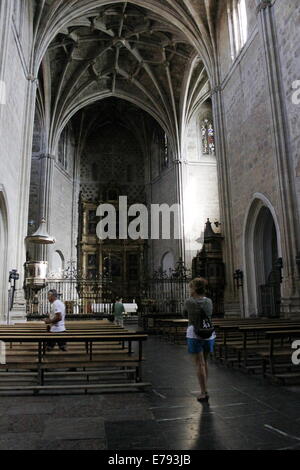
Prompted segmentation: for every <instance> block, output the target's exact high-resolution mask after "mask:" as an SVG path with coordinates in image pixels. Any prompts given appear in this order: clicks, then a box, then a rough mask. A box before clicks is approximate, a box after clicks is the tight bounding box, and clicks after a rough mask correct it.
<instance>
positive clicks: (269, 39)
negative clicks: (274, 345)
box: [256, 0, 300, 317]
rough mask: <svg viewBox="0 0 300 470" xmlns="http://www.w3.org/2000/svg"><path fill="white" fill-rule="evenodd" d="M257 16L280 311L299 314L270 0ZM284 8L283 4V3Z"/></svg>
mask: <svg viewBox="0 0 300 470" xmlns="http://www.w3.org/2000/svg"><path fill="white" fill-rule="evenodd" d="M256 4H257V19H258V28H259V33H260V37H261V41H262V44H263V47H264V63H265V74H266V89H267V90H268V94H269V99H270V104H271V110H272V114H271V119H272V131H273V142H274V152H275V156H276V165H277V175H278V181H279V192H280V199H279V214H278V215H279V223H280V230H281V239H282V254H283V285H282V315H283V316H284V317H288V316H290V317H292V316H296V315H298V316H299V315H300V282H299V281H300V278H299V272H298V270H297V265H296V256H297V253H299V251H300V236H299V220H298V216H297V211H296V210H294V207H295V204H296V200H297V199H296V198H297V194H296V188H295V179H294V173H293V162H292V158H291V155H290V148H289V141H290V138H289V133H288V129H287V127H286V125H285V122H286V119H287V117H286V107H285V104H284V99H285V94H284V88H283V84H282V81H281V73H280V60H279V55H278V45H277V40H276V32H275V24H274V17H273V9H272V1H271V0H263V1H262V0H256ZM283 8H284V7H283Z"/></svg>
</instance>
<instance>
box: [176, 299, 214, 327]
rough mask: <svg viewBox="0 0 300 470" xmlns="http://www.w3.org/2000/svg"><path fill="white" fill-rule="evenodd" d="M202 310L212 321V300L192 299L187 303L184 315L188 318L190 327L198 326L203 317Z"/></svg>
mask: <svg viewBox="0 0 300 470" xmlns="http://www.w3.org/2000/svg"><path fill="white" fill-rule="evenodd" d="M202 310H204V312H205V313H206V315H207V316H208V318H210V319H211V317H212V312H213V304H212V301H211V299H208V298H207V297H203V298H202V299H197V298H195V297H190V298H189V299H187V300H186V301H185V304H184V310H183V313H184V314H185V315H186V316H187V317H188V319H189V324H190V325H194V326H197V325H198V322H199V319H200V318H201V316H202V315H201V312H202Z"/></svg>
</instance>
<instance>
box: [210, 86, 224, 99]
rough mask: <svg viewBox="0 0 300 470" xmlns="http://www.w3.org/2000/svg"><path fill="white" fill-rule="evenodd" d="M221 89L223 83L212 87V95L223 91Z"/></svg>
mask: <svg viewBox="0 0 300 470" xmlns="http://www.w3.org/2000/svg"><path fill="white" fill-rule="evenodd" d="M221 91H222V87H221V85H217V86H215V87H214V88H212V89H211V93H210V96H213V95H215V94H216V93H221Z"/></svg>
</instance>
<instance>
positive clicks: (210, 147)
mask: <svg viewBox="0 0 300 470" xmlns="http://www.w3.org/2000/svg"><path fill="white" fill-rule="evenodd" d="M201 137H202V154H203V155H215V131H214V127H213V123H212V122H211V121H210V120H209V119H204V120H203V121H202V124H201Z"/></svg>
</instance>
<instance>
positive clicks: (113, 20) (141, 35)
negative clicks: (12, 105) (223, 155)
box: [36, 0, 215, 153]
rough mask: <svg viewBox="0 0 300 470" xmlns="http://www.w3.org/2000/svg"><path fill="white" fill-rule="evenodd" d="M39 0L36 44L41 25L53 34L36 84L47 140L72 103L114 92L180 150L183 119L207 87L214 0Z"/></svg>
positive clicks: (52, 141)
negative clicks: (151, 120) (147, 117)
mask: <svg viewBox="0 0 300 470" xmlns="http://www.w3.org/2000/svg"><path fill="white" fill-rule="evenodd" d="M41 3H43V9H41V8H37V11H36V17H37V18H38V19H36V21H37V22H38V24H39V27H38V29H37V35H36V47H37V48H38V45H39V46H40V48H41V50H42V44H43V41H45V37H44V36H45V31H46V30H47V27H46V26H47V25H48V29H49V31H50V25H51V24H52V29H51V34H52V36H53V37H52V40H51V41H49V44H47V47H48V48H47V51H46V53H45V55H44V58H43V61H42V66H41V69H40V89H39V105H40V109H41V112H42V113H44V116H45V121H48V127H49V136H48V137H49V146H50V147H52V149H53V148H55V146H56V145H57V141H58V138H59V135H60V133H61V131H62V129H63V128H64V126H65V125H66V123H67V122H68V120H69V119H70V118H71V117H72V116H73V115H74V114H75V113H76V112H77V111H78V110H80V109H82V108H84V107H85V106H88V105H90V104H92V103H94V102H95V101H99V100H102V99H104V98H107V97H111V96H114V97H118V98H122V99H125V100H127V101H129V102H132V103H134V104H136V105H137V106H139V107H141V108H142V109H144V110H146V111H147V112H148V113H149V114H151V115H152V116H153V117H154V118H155V119H156V120H157V121H158V122H159V123H160V125H161V126H162V127H163V128H164V129H165V131H166V132H167V133H168V135H169V138H170V141H171V143H172V145H173V148H174V150H175V152H179V153H180V146H181V136H182V133H183V132H184V128H185V126H186V123H187V122H188V120H189V118H190V116H191V115H192V113H193V112H194V111H195V109H197V106H199V103H201V101H203V100H205V99H206V98H207V97H208V96H209V93H210V82H209V78H208V76H209V74H208V67H209V60H210V59H212V56H213V40H212V36H211V34H212V27H213V22H212V15H213V12H214V6H215V0H194V1H193V0H189V1H185V0H177V1H176V0H172V2H170V1H169V0H160V1H159V2H158V1H157V0H152V1H146V0H145V1H141V0H137V1H134V2H133V1H131V2H127V1H126V2H124V1H123V2H116V1H113V0H111V1H110V2H107V1H106V2H103V1H101V0H100V1H98V2H97V1H93V2H92V1H88V0H64V2H63V3H62V2H61V0H48V1H46V2H41ZM103 3H106V5H102V6H101V4H103ZM97 5H99V6H97ZM158 6H160V8H158ZM40 7H41V5H40ZM150 7H151V8H150ZM63 11H64V16H62V13H63ZM191 13H193V16H192V15H191ZM54 32H55V33H54ZM51 34H50V33H49V34H48V36H49V38H51ZM197 35H198V42H197ZM198 46H199V47H198ZM201 51H202V52H203V53H201ZM37 55H38V54H37Z"/></svg>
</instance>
